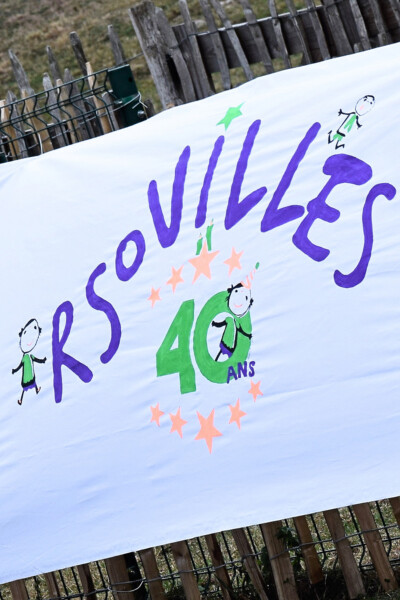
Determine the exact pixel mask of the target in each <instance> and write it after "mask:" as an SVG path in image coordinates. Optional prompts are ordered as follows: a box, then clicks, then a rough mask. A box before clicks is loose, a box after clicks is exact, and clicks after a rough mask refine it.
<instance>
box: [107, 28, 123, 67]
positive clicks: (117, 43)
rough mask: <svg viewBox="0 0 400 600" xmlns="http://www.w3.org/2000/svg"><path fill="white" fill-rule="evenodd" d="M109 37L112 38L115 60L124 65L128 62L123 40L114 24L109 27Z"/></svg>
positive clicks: (116, 62)
mask: <svg viewBox="0 0 400 600" xmlns="http://www.w3.org/2000/svg"><path fill="white" fill-rule="evenodd" d="M107 32H108V39H109V40H110V44H111V50H112V53H113V56H114V62H115V64H116V65H117V66H118V65H123V64H124V63H125V62H126V58H125V52H124V49H123V47H122V44H121V40H120V39H119V36H118V34H117V32H116V31H115V29H114V27H113V26H112V25H109V26H108V27H107Z"/></svg>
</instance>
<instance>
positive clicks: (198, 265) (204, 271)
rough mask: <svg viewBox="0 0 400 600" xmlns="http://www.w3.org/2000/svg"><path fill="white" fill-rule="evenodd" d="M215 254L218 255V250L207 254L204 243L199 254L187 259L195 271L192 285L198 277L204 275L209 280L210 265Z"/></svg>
mask: <svg viewBox="0 0 400 600" xmlns="http://www.w3.org/2000/svg"><path fill="white" fill-rule="evenodd" d="M217 254H219V250H217V251H216V252H209V251H208V250H207V244H206V243H204V244H203V247H202V249H201V252H200V254H199V255H198V256H195V257H194V258H191V259H189V262H190V264H191V265H192V266H193V267H194V268H195V269H196V272H195V274H194V278H193V281H192V283H194V282H195V281H196V279H197V278H198V277H200V275H204V276H205V277H207V278H208V279H211V271H210V263H211V261H213V260H214V258H215V257H216V256H217Z"/></svg>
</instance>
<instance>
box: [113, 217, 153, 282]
mask: <svg viewBox="0 0 400 600" xmlns="http://www.w3.org/2000/svg"><path fill="white" fill-rule="evenodd" d="M129 242H133V243H134V244H136V256H135V260H134V261H133V263H132V264H131V265H130V266H129V267H126V266H125V264H124V252H125V250H126V247H127V245H128V243H129ZM145 252H146V242H145V239H144V237H143V233H142V232H141V231H139V230H138V229H135V230H134V231H131V232H130V233H128V235H127V236H126V237H124V239H123V240H122V241H121V242H120V244H119V246H118V248H117V252H116V254H115V272H116V274H117V277H118V279H119V280H120V281H129V279H132V277H133V276H134V275H135V273H136V272H137V270H138V269H139V267H140V265H141V264H142V262H143V258H144V255H145Z"/></svg>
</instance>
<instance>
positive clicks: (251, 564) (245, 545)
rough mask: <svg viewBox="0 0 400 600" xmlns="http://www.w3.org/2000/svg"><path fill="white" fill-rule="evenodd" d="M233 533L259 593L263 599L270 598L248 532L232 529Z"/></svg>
mask: <svg viewBox="0 0 400 600" xmlns="http://www.w3.org/2000/svg"><path fill="white" fill-rule="evenodd" d="M231 533H232V536H233V539H234V540H235V544H236V546H237V549H238V550H239V554H240V556H241V557H242V561H243V564H244V566H245V567H246V571H247V572H248V574H249V576H250V579H251V582H252V584H253V585H254V587H255V589H256V592H257V594H258V595H259V596H260V598H261V600H268V596H267V592H266V587H265V582H264V578H263V576H262V573H261V571H260V568H259V566H258V564H257V562H256V560H255V558H254V556H253V552H252V550H251V547H250V543H249V540H248V539H247V536H246V532H245V531H244V529H232V531H231Z"/></svg>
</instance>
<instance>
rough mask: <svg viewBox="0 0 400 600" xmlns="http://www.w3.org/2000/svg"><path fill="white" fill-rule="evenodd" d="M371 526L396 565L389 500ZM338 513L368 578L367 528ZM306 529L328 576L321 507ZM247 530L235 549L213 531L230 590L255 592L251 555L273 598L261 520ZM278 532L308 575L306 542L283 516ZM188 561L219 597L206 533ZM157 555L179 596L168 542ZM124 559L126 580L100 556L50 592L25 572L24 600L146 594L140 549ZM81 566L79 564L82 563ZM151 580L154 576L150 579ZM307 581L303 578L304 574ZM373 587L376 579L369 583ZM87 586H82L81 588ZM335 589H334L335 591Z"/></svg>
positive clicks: (397, 539) (166, 585) (169, 593)
mask: <svg viewBox="0 0 400 600" xmlns="http://www.w3.org/2000/svg"><path fill="white" fill-rule="evenodd" d="M370 507H371V510H372V512H373V515H374V518H375V521H376V529H375V531H379V533H380V536H381V538H382V541H383V544H384V547H385V551H386V553H387V556H388V558H389V560H390V562H391V565H392V566H393V567H394V568H395V570H396V566H398V565H400V554H399V549H400V530H399V526H398V524H397V522H396V520H395V518H394V515H393V512H392V510H391V507H390V503H389V502H388V501H381V502H375V503H371V505H370ZM340 516H341V520H342V523H343V525H344V529H345V537H346V538H347V539H348V540H349V541H350V545H351V549H352V551H353V554H354V556H355V558H356V560H357V564H358V567H359V569H360V570H361V572H362V573H363V576H364V579H365V578H366V579H367V580H368V579H370V580H371V581H373V579H374V577H373V564H372V561H371V557H370V554H369V552H368V549H367V546H366V543H365V539H364V535H365V533H367V532H366V531H365V530H364V531H362V530H361V528H360V526H359V523H358V521H357V519H356V516H355V513H354V511H353V509H352V508H351V507H347V508H343V509H341V510H340ZM307 522H308V526H309V529H310V531H311V535H312V540H313V544H314V546H315V549H316V551H317V554H318V558H319V561H320V563H321V566H322V569H323V572H324V573H325V576H326V577H327V578H329V577H331V576H332V573H336V574H337V573H338V572H339V571H338V567H339V565H338V556H337V551H336V544H337V543H338V541H340V540H333V539H332V536H331V535H330V533H329V529H328V527H327V525H326V522H325V520H324V518H323V515H322V513H318V514H315V515H309V516H308V517H307ZM245 532H246V536H247V538H248V541H249V548H250V549H251V550H250V552H249V554H247V555H243V554H239V552H238V549H237V546H236V544H235V542H234V539H233V536H232V532H229V531H227V532H221V533H219V534H217V539H218V543H219V546H220V548H221V551H222V555H223V564H222V565H221V568H222V567H225V568H226V569H227V571H228V573H229V579H230V585H231V590H230V593H231V597H232V593H233V594H234V597H237V598H249V599H252V598H258V597H259V596H258V595H257V592H256V590H255V589H254V587H253V585H252V582H251V580H250V577H249V573H248V570H247V569H246V559H248V558H249V556H250V557H254V558H255V559H256V561H257V563H258V565H259V567H260V570H261V573H262V575H263V577H264V580H265V585H266V588H267V590H268V598H271V600H274V599H275V598H276V597H277V596H276V589H275V584H274V580H273V576H272V573H271V563H272V562H273V561H274V560H276V559H277V558H278V557H277V556H276V555H275V556H272V555H268V552H267V550H266V546H265V541H264V538H263V533H262V529H261V527H260V526H252V527H247V528H245ZM278 536H280V537H281V539H282V540H283V542H284V547H285V552H287V551H288V552H289V556H290V560H291V562H292V566H293V570H294V572H295V576H296V581H301V580H303V581H304V582H305V581H306V580H307V574H306V569H305V563H304V555H303V550H304V546H305V544H302V543H300V541H299V538H298V535H297V532H296V527H295V523H294V521H293V520H291V519H289V520H286V521H283V522H282V527H281V530H280V531H279V533H278ZM185 544H186V546H187V549H188V552H189V555H190V562H191V569H190V570H188V572H189V571H190V572H191V573H193V574H194V576H195V578H196V582H197V586H198V589H199V592H200V595H201V597H202V598H210V599H211V598H222V597H223V593H222V591H221V578H220V577H219V574H218V568H216V567H215V566H213V564H212V561H211V559H210V554H209V551H208V548H207V544H206V542H205V538H200V537H198V538H194V539H192V540H189V541H187V542H185ZM154 552H155V557H156V560H157V565H158V569H159V572H160V577H159V578H158V579H159V580H160V581H161V582H162V585H163V589H164V592H165V596H166V597H167V598H168V599H169V600H173V599H175V598H184V597H185V595H184V591H183V588H182V585H181V575H182V570H181V571H179V570H178V569H177V566H176V563H175V560H174V556H173V553H172V552H171V546H160V547H157V548H155V549H154ZM125 560H126V564H127V566H128V573H129V581H120V582H117V583H116V582H115V581H114V582H113V583H111V582H110V578H109V574H108V571H107V568H106V563H105V562H104V561H98V562H94V563H91V564H90V565H88V566H87V568H88V571H87V572H88V574H89V577H90V580H91V581H90V584H89V586H88V585H86V586H83V585H82V577H80V575H81V573H79V572H78V570H79V568H80V567H73V568H69V569H64V570H61V571H57V572H56V573H54V574H52V576H53V578H54V581H53V585H52V588H53V592H54V590H56V593H55V594H54V593H53V594H51V593H50V592H49V585H48V580H47V579H46V576H37V577H32V578H29V579H27V580H26V581H25V584H26V590H27V600H44V599H47V598H53V599H56V598H57V599H59V600H60V599H62V600H72V599H74V598H82V599H84V598H94V600H108V598H109V597H110V598H112V597H115V598H117V599H118V600H123V598H126V594H132V592H133V594H134V598H135V599H138V600H144V599H145V598H148V597H149V583H151V580H149V579H146V577H145V576H144V568H143V564H142V562H141V558H140V553H130V554H128V555H125ZM81 568H82V567H81ZM153 581H154V580H153ZM307 582H308V580H307ZM371 585H373V586H375V587H376V582H375V583H373V584H371ZM305 587H306V591H307V593H309V589H310V588H311V586H310V584H309V582H308V583H307V584H306V586H305ZM84 588H86V589H84ZM335 589H336V588H335V587H334V588H333V591H331V593H332V594H333V595H330V596H326V595H324V598H326V597H329V598H331V597H332V598H335V600H336V598H341V597H342V596H341V595H339V594H338V592H337V589H336V591H335ZM307 593H306V594H305V595H304V593H303V594H301V593H300V594H299V595H300V597H301V598H309V597H311V596H309V595H307ZM335 594H337V595H336V596H335ZM343 597H346V596H345V594H344V596H343ZM10 598H11V594H10V590H9V588H8V586H7V585H3V586H0V600H10Z"/></svg>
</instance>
